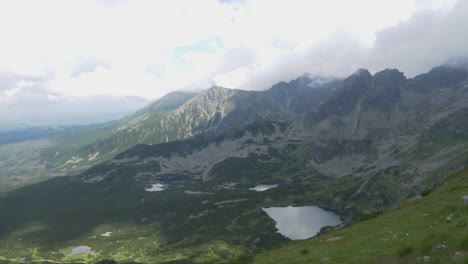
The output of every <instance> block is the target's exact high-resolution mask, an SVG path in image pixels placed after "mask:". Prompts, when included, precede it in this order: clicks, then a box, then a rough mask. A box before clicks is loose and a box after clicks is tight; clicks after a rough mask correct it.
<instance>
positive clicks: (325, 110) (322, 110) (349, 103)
mask: <svg viewBox="0 0 468 264" xmlns="http://www.w3.org/2000/svg"><path fill="white" fill-rule="evenodd" d="M372 80H373V78H372V75H371V74H370V73H369V71H368V70H366V69H359V70H358V71H356V72H355V73H353V74H352V75H351V76H349V77H348V78H346V79H345V80H344V81H343V83H342V84H341V85H340V86H339V87H338V88H337V89H336V91H335V92H334V94H332V96H331V97H330V98H328V100H326V101H325V102H324V103H323V104H321V105H320V106H319V107H318V109H317V111H316V112H315V114H314V119H316V121H321V120H323V119H325V118H327V117H329V116H331V115H345V114H347V113H349V112H351V111H352V110H353V108H354V107H355V106H356V105H357V104H358V103H359V101H360V100H361V98H362V97H363V96H364V94H365V93H366V92H367V91H368V90H369V89H370V87H371V84H372Z"/></svg>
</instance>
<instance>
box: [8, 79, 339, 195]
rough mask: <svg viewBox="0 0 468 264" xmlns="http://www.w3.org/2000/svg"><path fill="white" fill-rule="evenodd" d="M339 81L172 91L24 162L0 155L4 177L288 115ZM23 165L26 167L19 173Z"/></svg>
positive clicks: (63, 170)
mask: <svg viewBox="0 0 468 264" xmlns="http://www.w3.org/2000/svg"><path fill="white" fill-rule="evenodd" d="M339 83H340V80H337V79H326V78H311V77H309V76H307V75H304V76H302V77H300V78H298V79H296V80H292V81H291V82H289V83H280V84H278V85H277V86H275V87H273V88H272V89H270V90H267V91H262V92H254V91H242V90H232V89H227V88H222V87H213V88H211V89H209V90H207V91H205V92H204V93H202V94H198V95H196V94H192V93H186V92H174V93H170V94H168V95H166V96H164V97H163V98H161V99H159V100H157V101H155V102H153V103H151V104H150V105H148V106H147V107H145V108H143V109H141V110H140V111H137V112H136V113H135V114H134V115H131V116H129V117H127V118H124V119H123V120H121V121H120V122H119V123H118V124H116V125H110V126H107V127H104V128H99V129H94V130H93V129H91V130H85V131H79V132H70V133H59V134H57V135H54V136H52V137H50V138H47V139H45V141H47V142H48V144H46V145H44V144H39V145H40V146H42V148H40V149H35V150H34V152H32V153H28V152H27V151H25V152H22V153H23V154H22V158H21V160H23V161H24V162H23V163H21V164H19V163H15V162H14V160H11V159H9V157H8V156H5V157H3V156H1V155H0V178H3V177H9V178H10V179H11V181H9V182H14V178H23V179H24V180H22V182H24V183H27V179H28V178H31V180H32V181H35V180H38V179H39V178H46V177H50V176H59V175H67V174H76V173H78V172H81V171H83V170H85V169H87V168H89V167H90V166H92V165H94V164H99V163H101V162H103V161H107V160H109V159H111V158H112V157H114V156H115V155H117V154H118V153H121V152H123V151H125V150H127V149H129V148H131V147H133V146H134V145H136V144H158V143H163V142H171V141H175V140H181V139H186V138H189V137H191V136H194V135H197V134H200V133H207V132H210V133H221V132H223V131H226V130H229V129H231V128H234V127H241V126H243V125H247V124H251V123H253V122H256V121H265V120H269V121H285V120H289V119H292V118H295V117H297V116H298V115H300V114H301V113H302V112H303V111H306V110H309V109H311V108H312V107H314V106H315V105H316V104H317V103H318V102H320V101H321V100H322V99H323V98H325V97H326V96H328V95H329V94H330V93H331V92H332V91H333V88H334V87H335V86H336V85H338V84H339ZM283 95H285V96H283ZM33 144H35V143H33ZM21 146H22V145H21V144H17V145H11V146H5V147H0V154H1V152H2V148H3V149H5V151H6V149H7V148H19V149H21ZM2 161H4V162H2ZM36 164H37V166H36ZM19 167H22V168H25V169H21V172H20V170H19V169H18V168H19ZM27 168H34V169H33V170H28V169H27ZM1 175H5V176H3V177H1ZM0 181H1V179H0ZM7 187H10V186H7Z"/></svg>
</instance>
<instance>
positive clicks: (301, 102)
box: [267, 74, 341, 114]
mask: <svg viewBox="0 0 468 264" xmlns="http://www.w3.org/2000/svg"><path fill="white" fill-rule="evenodd" d="M340 83H341V80H340V79H334V78H323V77H311V76H310V75H309V74H303V75H302V76H300V77H299V78H296V79H293V80H291V81H289V82H279V83H277V84H275V85H273V86H272V87H271V89H270V90H268V91H267V94H268V95H269V96H270V97H271V98H272V99H273V101H274V102H275V103H276V104H277V105H278V106H279V107H281V108H283V109H285V110H286V111H288V112H291V113H293V114H302V113H304V112H306V111H308V110H311V109H313V108H314V107H316V106H317V105H318V104H319V103H320V102H321V101H323V100H324V99H325V98H327V97H328V96H329V95H330V94H332V92H333V91H334V89H335V88H336V87H337V86H338V85H339V84H340Z"/></svg>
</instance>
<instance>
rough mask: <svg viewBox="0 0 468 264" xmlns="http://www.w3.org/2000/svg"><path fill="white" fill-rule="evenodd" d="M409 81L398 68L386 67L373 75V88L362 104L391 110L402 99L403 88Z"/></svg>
mask: <svg viewBox="0 0 468 264" xmlns="http://www.w3.org/2000/svg"><path fill="white" fill-rule="evenodd" d="M406 83H407V79H406V77H405V75H404V74H403V73H402V72H400V71H398V70H397V69H385V70H383V71H380V72H378V73H376V74H375V75H374V76H373V80H372V85H371V89H370V90H369V92H368V93H367V94H366V96H365V98H364V99H363V102H362V105H363V106H364V107H370V108H374V109H377V110H380V111H381V112H389V111H390V110H391V109H392V108H393V107H394V106H395V105H396V103H397V102H398V101H399V100H400V96H401V94H400V93H401V88H402V87H403V86H404V85H405V84H406Z"/></svg>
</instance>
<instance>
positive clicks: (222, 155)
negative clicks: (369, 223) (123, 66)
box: [0, 65, 468, 263]
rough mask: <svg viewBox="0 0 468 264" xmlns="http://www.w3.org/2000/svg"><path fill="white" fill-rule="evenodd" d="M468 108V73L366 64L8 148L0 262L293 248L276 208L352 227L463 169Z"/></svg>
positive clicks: (205, 258) (190, 259) (0, 155)
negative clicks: (322, 214) (272, 210)
mask: <svg viewBox="0 0 468 264" xmlns="http://www.w3.org/2000/svg"><path fill="white" fill-rule="evenodd" d="M467 102H468V71H467V70H466V68H465V67H461V66H457V67H455V66H453V65H442V66H438V67H435V68H433V69H432V70H431V71H429V72H427V73H424V74H421V75H418V76H416V77H414V78H406V77H405V75H404V74H403V73H402V72H400V71H398V70H397V69H385V70H383V71H380V72H377V73H375V74H374V75H372V74H371V73H370V72H369V71H368V70H365V69H359V70H358V71H356V72H355V73H353V74H352V75H351V76H349V77H348V78H346V79H335V78H323V77H312V76H310V75H307V74H305V75H303V76H300V77H299V78H297V79H295V80H291V81H289V82H281V83H278V84H276V85H274V86H272V87H271V88H270V89H269V90H266V91H244V90H235V89H228V88H223V87H218V86H216V87H212V88H210V89H208V90H206V91H204V92H202V93H199V94H195V93H187V92H174V93H170V94H168V95H166V96H165V97H163V98H161V99H159V100H157V101H155V102H153V103H151V104H150V105H148V106H146V107H145V108H143V109H141V110H139V111H137V112H136V113H135V114H133V115H130V116H128V117H125V118H124V119H122V120H120V121H118V122H115V123H112V124H109V125H107V126H102V127H97V128H92V129H86V130H79V131H71V132H61V133H57V134H54V135H51V136H49V137H45V138H41V139H37V140H32V141H26V142H18V143H13V144H6V145H2V146H0V181H1V183H2V186H3V189H4V190H7V189H8V190H9V191H8V192H3V193H2V197H0V212H1V215H7V216H8V217H6V218H3V219H0V256H2V257H3V258H5V259H10V260H11V259H13V258H15V257H21V258H26V259H28V260H43V261H46V260H49V261H52V260H53V261H60V262H63V263H71V262H70V261H72V260H70V258H67V257H66V256H65V254H66V253H65V252H68V250H69V249H70V248H72V247H75V246H80V245H87V246H89V247H91V248H92V249H93V250H94V251H95V252H94V253H95V254H81V255H77V256H76V258H75V259H74V260H73V261H79V262H83V263H95V262H97V261H99V260H102V259H106V258H107V259H115V260H118V261H121V262H131V261H136V262H141V263H223V262H226V261H229V259H235V257H236V256H242V255H243V254H245V253H246V252H248V253H255V254H256V253H260V252H265V251H269V250H271V249H273V248H277V247H279V246H282V245H286V244H288V243H290V241H289V239H287V238H285V237H283V236H281V235H280V234H279V233H277V232H276V231H277V230H276V228H275V223H274V221H273V220H272V219H270V218H269V217H268V216H267V215H266V213H265V212H264V211H262V208H265V207H272V206H288V205H293V206H303V205H316V206H320V207H322V208H326V209H329V210H333V211H334V212H336V213H337V214H339V215H340V216H341V219H342V220H343V222H344V224H343V225H342V226H346V225H350V224H353V223H355V222H358V221H360V220H362V219H364V218H365V217H366V216H368V215H372V214H373V213H375V212H380V211H381V210H385V209H388V208H392V207H394V206H396V205H398V204H399V203H401V202H402V201H406V200H409V199H415V198H418V197H420V195H421V193H425V192H427V191H428V190H432V189H433V188H434V186H436V185H437V184H438V183H440V182H442V181H443V180H444V179H445V178H446V177H447V176H448V175H449V174H451V173H453V172H455V171H457V170H460V169H461V168H463V167H464V166H466V164H467V163H468V122H467V121H468V120H467V117H468V106H467ZM59 176H62V177H59ZM36 182H37V183H36ZM33 183H34V184H33ZM257 184H275V185H278V187H277V188H275V189H273V190H268V191H265V192H255V191H251V190H249V189H250V188H252V187H254V186H255V185H257ZM152 186H157V187H158V186H159V187H158V188H162V189H164V191H158V192H148V191H146V190H148V189H150V188H151V187H152ZM342 226H341V227H342ZM331 231H333V228H326V229H324V230H323V232H322V233H327V232H331ZM106 234H107V235H106ZM111 234H112V235H111ZM109 236H111V237H112V239H110V238H109ZM0 259H1V258H0Z"/></svg>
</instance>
